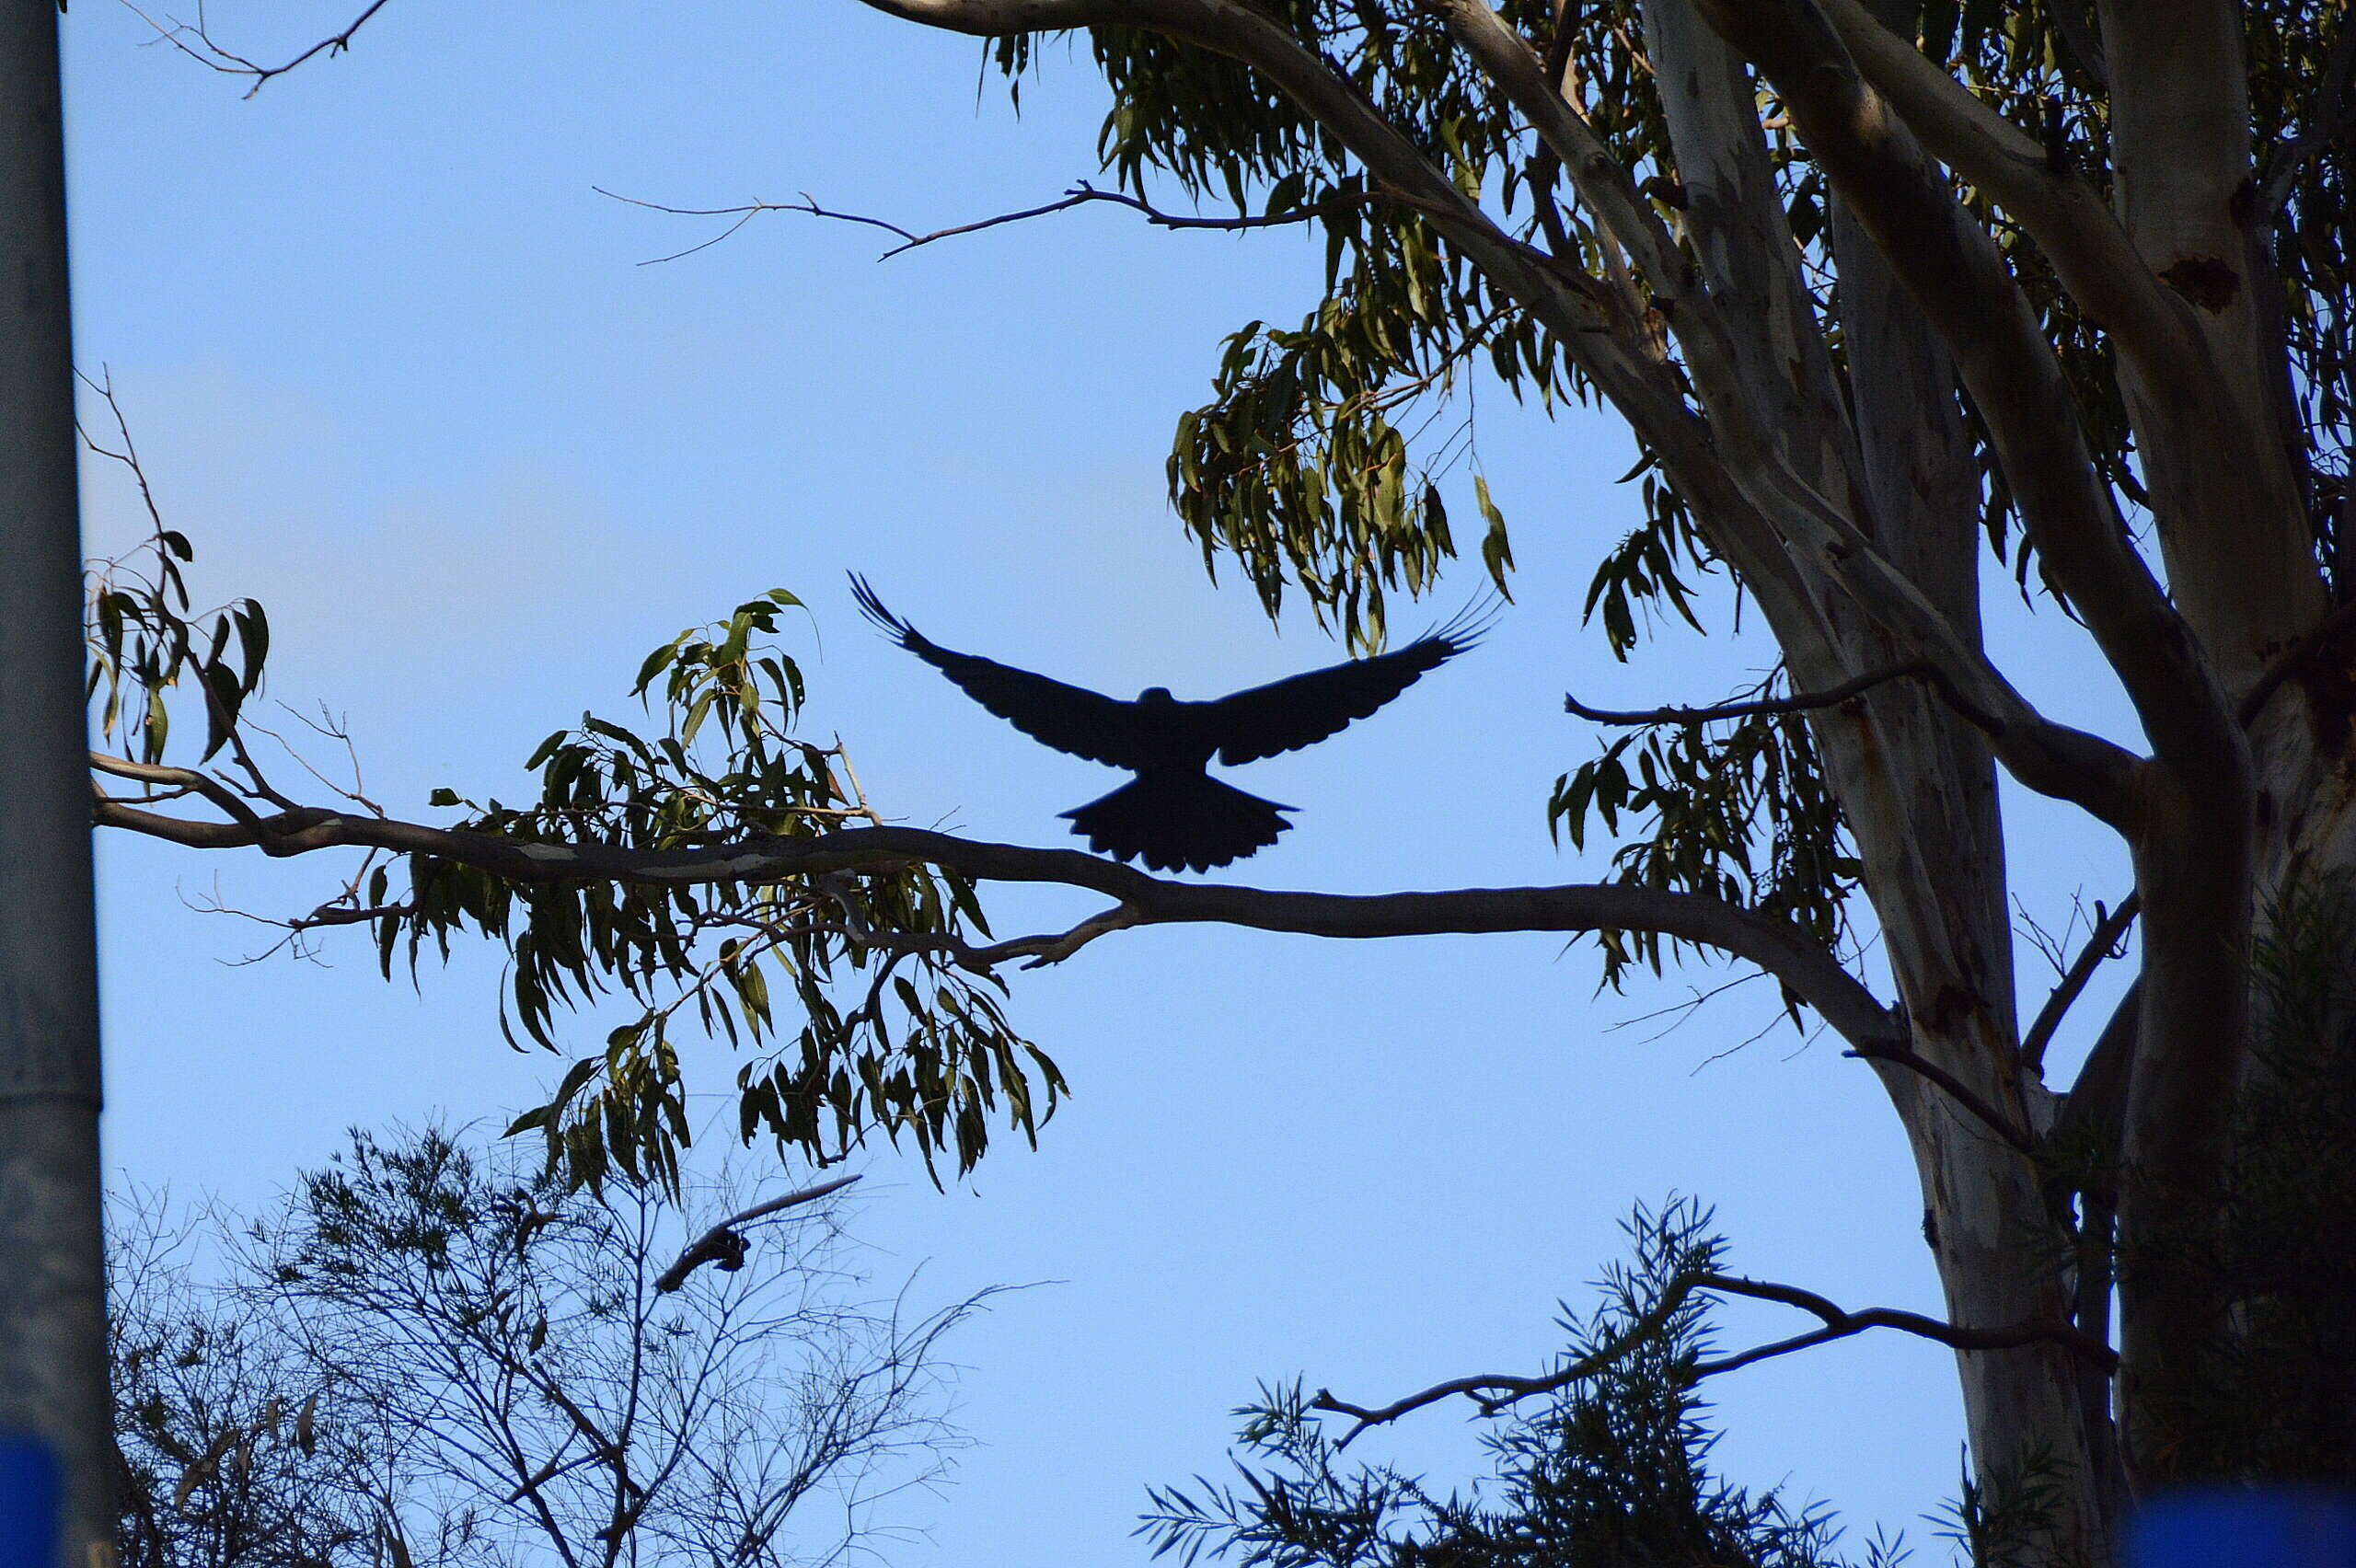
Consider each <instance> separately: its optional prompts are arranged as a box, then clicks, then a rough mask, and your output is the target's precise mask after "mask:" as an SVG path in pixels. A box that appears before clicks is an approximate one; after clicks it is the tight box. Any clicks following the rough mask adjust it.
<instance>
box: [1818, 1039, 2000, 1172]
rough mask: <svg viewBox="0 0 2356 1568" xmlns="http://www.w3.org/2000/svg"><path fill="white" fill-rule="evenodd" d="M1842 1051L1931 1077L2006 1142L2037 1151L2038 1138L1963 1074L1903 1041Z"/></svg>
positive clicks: (1846, 1054) (1847, 1054)
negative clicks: (1975, 1089)
mask: <svg viewBox="0 0 2356 1568" xmlns="http://www.w3.org/2000/svg"><path fill="white" fill-rule="evenodd" d="M1842 1055H1844V1056H1854V1057H1856V1058H1857V1059H1858V1060H1860V1061H1865V1062H1888V1063H1889V1064H1890V1065H1891V1066H1900V1067H1904V1068H1906V1069H1907V1070H1908V1071H1909V1072H1912V1073H1918V1074H1920V1075H1921V1076H1922V1077H1923V1078H1928V1079H1930V1080H1931V1081H1932V1082H1933V1083H1934V1084H1937V1085H1938V1086H1939V1087H1940V1088H1941V1089H1944V1090H1946V1091H1947V1093H1949V1094H1950V1095H1952V1096H1954V1097H1955V1101H1956V1103H1957V1104H1958V1105H1960V1106H1962V1107H1963V1108H1964V1109H1965V1110H1967V1111H1969V1112H1970V1113H1972V1114H1973V1115H1974V1116H1977V1117H1979V1118H1980V1120H1981V1121H1982V1122H1984V1123H1986V1124H1988V1125H1989V1127H1990V1128H1992V1130H1993V1131H1994V1132H1995V1134H1996V1136H1999V1137H2001V1138H2003V1139H2004V1141H2005V1142H2006V1143H2008V1144H2010V1145H2012V1146H2013V1147H2015V1148H2016V1149H2019V1150H2020V1151H2021V1152H2022V1153H2023V1154H2032V1155H2033V1154H2035V1153H2036V1152H2037V1140H2036V1139H2035V1138H2033V1137H2031V1136H2029V1135H2028V1134H2027V1133H2026V1132H2024V1131H2022V1130H2021V1129H2020V1128H2019V1127H2016V1126H2015V1125H2014V1124H2013V1123H2012V1122H2011V1121H2010V1120H2009V1119H2008V1118H2006V1117H2005V1116H2004V1115H2003V1114H2001V1113H1999V1112H1998V1111H1997V1109H1996V1108H1995V1107H1994V1106H1992V1105H1991V1104H1989V1103H1988V1101H1985V1100H1982V1099H1981V1097H1980V1096H1979V1095H1978V1094H1976V1093H1974V1092H1973V1091H1972V1090H1971V1086H1970V1085H1969V1084H1967V1083H1965V1082H1964V1081H1963V1080H1962V1079H1961V1078H1958V1077H1956V1076H1955V1075H1954V1074H1953V1073H1951V1072H1949V1071H1947V1070H1946V1068H1945V1067H1943V1066H1939V1065H1938V1064H1937V1063H1936V1062H1934V1061H1931V1060H1929V1059H1928V1058H1926V1057H1923V1056H1918V1055H1915V1054H1914V1053H1913V1052H1912V1051H1910V1050H1908V1049H1907V1048H1906V1047H1905V1046H1903V1045H1890V1044H1867V1045H1859V1046H1856V1047H1854V1048H1853V1049H1851V1050H1847V1051H1843V1052H1842Z"/></svg>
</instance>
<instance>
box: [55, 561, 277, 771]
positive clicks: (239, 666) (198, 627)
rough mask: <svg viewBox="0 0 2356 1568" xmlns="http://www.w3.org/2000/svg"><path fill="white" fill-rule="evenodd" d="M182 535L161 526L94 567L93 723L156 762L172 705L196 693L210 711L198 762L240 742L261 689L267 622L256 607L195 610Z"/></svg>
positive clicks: (89, 633) (89, 628) (88, 633)
mask: <svg viewBox="0 0 2356 1568" xmlns="http://www.w3.org/2000/svg"><path fill="white" fill-rule="evenodd" d="M194 554H195V552H194V551H193V550H192V549H191V548H190V546H189V542H188V539H187V537H186V536H184V535H181V534H179V533H176V532H174V531H173V530H171V529H169V528H164V527H160V526H159V527H158V528H156V531H155V532H154V533H153V534H151V535H150V536H148V537H147V538H146V539H144V541H142V542H141V543H140V544H139V545H138V546H137V547H136V548H133V549H132V550H130V551H128V552H127V553H125V554H123V555H121V556H118V557H116V558H114V559H110V560H104V561H99V562H98V563H96V564H95V565H94V566H93V567H92V569H91V571H90V573H89V578H88V582H87V584H86V597H87V605H88V615H87V617H86V620H85V625H84V644H85V646H86V648H87V651H88V659H89V674H88V695H89V698H90V704H91V709H92V718H93V720H94V721H95V724H96V727H97V730H98V735H99V736H100V738H102V739H103V740H105V741H107V742H110V743H112V744H115V745H117V746H119V747H120V748H121V749H122V750H125V751H128V752H130V753H131V754H132V755H133V756H134V757H135V758H136V759H137V760H138V761H141V762H145V763H159V762H161V761H163V759H164V750H165V747H166V745H167V743H168V742H169V741H170V739H171V732H172V709H171V702H170V698H171V694H172V693H173V692H174V691H175V690H188V691H193V692H194V693H196V694H197V696H198V698H199V699H200V701H201V702H202V705H203V709H204V749H203V751H202V754H201V755H199V757H198V760H199V761H200V762H204V761H210V760H211V759H212V757H213V755H214V754H215V753H217V752H218V751H220V749H221V748H222V747H223V746H224V745H225V744H229V743H230V741H231V739H232V738H233V737H234V736H235V735H236V733H237V721H238V717H239V715H240V714H242V713H243V712H244V710H245V705H246V700H247V699H248V698H250V697H252V696H253V695H254V694H255V693H256V692H258V691H260V689H261V678H262V666H263V664H264V663H265V662H266V661H267V660H268V659H269V657H270V620H269V618H268V617H266V616H264V615H263V614H262V608H261V606H260V605H258V604H256V603H254V602H253V601H252V600H250V599H237V600H233V601H231V602H230V603H229V604H226V605H222V606H221V607H219V608H218V609H211V610H202V611H200V610H198V609H196V608H195V607H194V604H193V601H191V599H190V597H189V590H188V578H187V575H186V573H185V572H184V571H182V568H183V567H185V566H186V565H187V564H188V562H189V561H190V560H191V559H193V558H194Z"/></svg>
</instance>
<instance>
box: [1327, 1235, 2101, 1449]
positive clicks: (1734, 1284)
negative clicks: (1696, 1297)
mask: <svg viewBox="0 0 2356 1568" xmlns="http://www.w3.org/2000/svg"><path fill="white" fill-rule="evenodd" d="M1697 1291H1700V1292H1705V1293H1709V1294H1713V1295H1718V1296H1740V1297H1749V1298H1750V1299H1751V1300H1754V1301H1774V1302H1780V1303H1782V1304H1783V1305H1784V1306H1786V1307H1796V1308H1798V1309H1800V1310H1801V1311H1804V1312H1809V1313H1813V1314H1814V1315H1815V1316H1816V1317H1818V1318H1819V1319H1820V1320H1822V1323H1823V1326H1822V1327H1820V1328H1816V1329H1811V1330H1809V1331H1808V1332H1807V1333H1804V1334H1796V1335H1794V1336H1793V1337H1791V1338H1790V1339H1784V1340H1777V1341H1776V1342H1774V1343H1772V1344H1764V1345H1759V1346H1757V1347H1755V1348H1753V1349H1750V1350H1746V1351H1741V1352H1738V1354H1736V1355H1726V1356H1719V1357H1716V1358H1715V1359H1713V1360H1707V1361H1697V1362H1695V1363H1694V1364H1693V1365H1692V1368H1691V1369H1690V1370H1689V1372H1688V1374H1687V1376H1688V1378H1689V1380H1690V1381H1692V1382H1699V1381H1700V1380H1701V1379H1702V1378H1714V1377H1716V1376H1717V1375H1718V1374H1719V1373H1722V1372H1732V1371H1734V1370H1735V1369H1737V1368H1738V1367H1742V1366H1750V1365H1751V1364H1752V1363H1754V1362H1759V1361H1764V1360H1766V1359H1768V1358H1769V1357H1771V1356H1777V1355H1790V1354H1792V1353H1793V1352H1794V1351H1798V1350H1806V1349H1808V1348H1810V1347H1811V1346H1814V1345H1819V1344H1825V1343H1830V1342H1831V1341H1833V1340H1837V1339H1847V1338H1848V1337H1849V1336H1851V1335H1852V1334H1860V1333H1863V1332H1865V1331H1866V1330H1867V1329H1896V1330H1898V1331H1899V1332H1901V1333H1909V1334H1913V1335H1916V1336H1917V1337H1919V1338H1922V1339H1927V1340H1934V1341H1936V1342H1937V1343H1940V1344H1944V1345H1947V1346H1950V1347H1952V1348H1954V1349H1956V1350H2017V1349H2020V1348H2022V1347H2023V1346H2026V1345H2032V1344H2058V1345H2061V1346H2062V1347H2064V1348H2065V1349H2069V1350H2073V1351H2075V1352H2076V1353H2077V1354H2079V1355H2083V1356H2085V1358H2086V1359H2087V1360H2089V1361H2091V1362H2094V1363H2095V1364H2096V1365H2097V1366H2101V1367H2103V1368H2104V1369H2106V1370H2108V1368H2110V1367H2112V1366H2117V1365H2118V1363H2119V1357H2118V1356H2117V1355H2116V1354H2115V1353H2113V1352H2112V1350H2111V1348H2110V1347H2109V1346H2108V1345H2107V1344H2105V1343H2102V1342H2101V1341H2100V1340H2098V1339H2096V1338H2095V1337H2093V1336H2092V1335H2090V1334H2085V1333H2081V1332H2079V1331H2078V1330H2077V1328H2076V1327H2074V1326H2073V1325H2072V1324H2069V1323H2065V1322H2060V1321H2052V1322H2047V1321H2041V1320H2040V1321H2036V1322H2027V1323H2016V1324H2012V1325H2009V1326H2007V1327H2004V1328H1995V1329H1971V1328H1960V1327H1958V1326H1957V1325H1955V1324H1953V1323H1946V1322H1941V1321H1940V1320H1938V1319H1936V1318H1927V1317H1924V1316H1923V1314H1921V1313H1920V1312H1906V1311H1901V1310H1900V1309H1897V1308H1894V1307H1868V1308H1865V1309H1864V1310H1862V1311H1857V1312H1851V1311H1846V1310H1844V1309H1842V1308H1840V1307H1838V1306H1836V1305H1834V1304H1833V1303H1832V1302H1831V1300H1829V1299H1828V1298H1826V1297H1821V1296H1819V1295H1818V1294H1817V1293H1816V1292H1814V1291H1812V1290H1803V1289H1801V1288H1800V1287H1799V1286H1792V1285H1778V1284H1775V1283H1774V1282H1773V1281H1770V1280H1758V1279H1746V1278H1744V1277H1742V1276H1741V1275H1739V1274H1713V1273H1706V1272H1699V1271H1697V1272H1694V1273H1691V1274H1680V1275H1679V1276H1678V1277H1677V1278H1675V1279H1674V1280H1672V1281H1670V1282H1669V1287H1668V1288H1667V1289H1666V1290H1664V1291H1662V1292H1661V1296H1660V1299H1659V1300H1658V1301H1657V1302H1656V1303H1655V1304H1654V1306H1653V1307H1652V1309H1650V1310H1649V1311H1647V1312H1646V1313H1645V1315H1644V1316H1643V1317H1641V1318H1639V1319H1638V1320H1636V1321H1635V1322H1634V1323H1633V1324H1631V1325H1630V1326H1629V1328H1628V1329H1627V1331H1626V1332H1623V1333H1622V1334H1620V1335H1619V1336H1618V1337H1617V1338H1615V1339H1613V1340H1612V1342H1611V1343H1610V1344H1607V1345H1605V1346H1604V1347H1603V1348H1602V1349H1600V1350H1599V1351H1597V1352H1596V1353H1595V1354H1594V1355H1588V1356H1583V1357H1581V1358H1580V1359H1579V1360H1577V1361H1575V1362H1573V1363H1572V1364H1571V1365H1569V1366H1565V1367H1563V1368H1562V1369H1561V1370H1559V1371H1556V1372H1553V1373H1550V1374H1548V1375H1547V1376H1545V1377H1542V1378H1525V1377H1519V1376H1515V1375H1513V1374H1511V1373H1503V1372H1492V1373H1481V1374H1476V1375H1474V1376H1472V1377H1470V1378H1449V1380H1448V1381H1447V1382H1445V1383H1435V1384H1433V1385H1432V1386H1431V1387H1430V1388H1428V1389H1423V1390H1421V1391H1420V1392H1417V1393H1413V1394H1409V1395H1407V1396H1406V1397H1405V1398H1403V1399H1400V1400H1394V1401H1392V1402H1391V1403H1390V1404H1387V1405H1382V1406H1380V1407H1378V1408H1373V1409H1369V1408H1368V1407H1366V1406H1363V1405H1355V1404H1351V1403H1349V1402H1348V1401H1344V1400H1338V1399H1335V1398H1334V1396H1333V1395H1332V1394H1331V1393H1328V1392H1326V1391H1325V1390H1323V1389H1319V1390H1318V1394H1317V1397H1316V1398H1315V1399H1314V1400H1312V1401H1310V1406H1309V1408H1310V1409H1311V1410H1319V1411H1328V1412H1332V1413H1334V1414H1335V1415H1346V1416H1348V1417H1350V1418H1351V1419H1352V1420H1354V1421H1355V1422H1357V1425H1356V1426H1355V1427H1353V1428H1352V1429H1351V1431H1350V1433H1349V1436H1350V1437H1356V1436H1357V1435H1358V1434H1359V1433H1360V1432H1363V1431H1365V1430H1366V1429H1367V1428H1368V1427H1369V1426H1380V1425H1381V1424H1384V1423H1386V1422H1392V1421H1396V1420H1398V1419H1399V1418H1400V1417H1401V1416H1403V1415H1406V1414H1409V1413H1410V1412H1415V1411H1418V1410H1422V1409H1423V1408H1424V1407H1426V1405H1434V1404H1438V1403H1439V1402H1440V1401H1443V1400H1448V1399H1451V1398H1454V1397H1456V1396H1458V1395H1462V1396H1463V1397H1464V1398H1466V1399H1469V1400H1471V1401H1472V1402H1473V1403H1474V1404H1475V1405H1477V1406H1479V1407H1480V1409H1481V1412H1482V1413H1483V1414H1484V1415H1488V1414H1494V1413H1495V1412H1497V1411H1500V1410H1503V1409H1505V1408H1506V1407H1507V1405H1511V1404H1515V1403H1518V1402H1519V1401H1522V1400H1526V1399H1530V1398H1532V1397H1533V1396H1536V1395H1540V1394H1551V1393H1555V1392H1557V1391H1559V1390H1561V1389H1567V1388H1569V1387H1570V1386H1571V1385H1572V1384H1574V1383H1577V1382H1581V1381H1584V1380H1585V1379H1587V1378H1592V1377H1594V1376H1596V1375H1597V1374H1598V1373H1600V1372H1603V1371H1605V1370H1607V1369H1609V1368H1610V1367H1611V1366H1613V1365H1614V1364H1615V1363H1617V1362H1618V1361H1620V1360H1621V1359H1622V1358H1623V1357H1624V1356H1625V1355H1628V1354H1629V1353H1630V1352H1631V1351H1633V1350H1635V1349H1636V1348H1637V1347H1639V1346H1640V1345H1642V1344H1643V1343H1645V1342H1646V1340H1648V1339H1650V1338H1651V1337H1652V1336H1654V1335H1656V1334H1657V1333H1658V1332H1660V1331H1661V1330H1662V1329H1663V1328H1664V1327H1666V1326H1667V1324H1668V1323H1669V1320H1670V1319H1671V1318H1672V1317H1674V1316H1675V1315H1676V1313H1677V1311H1678V1309H1680V1307H1682V1306H1683V1305H1684V1304H1685V1301H1686V1298H1687V1297H1690V1296H1692V1295H1693V1294H1694V1293H1695V1292H1697ZM1344 1441H1345V1442H1346V1441H1348V1438H1346V1437H1345V1439H1344Z"/></svg>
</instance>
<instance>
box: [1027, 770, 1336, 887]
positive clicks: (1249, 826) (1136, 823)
mask: <svg viewBox="0 0 2356 1568" xmlns="http://www.w3.org/2000/svg"><path fill="white" fill-rule="evenodd" d="M1293 809H1294V808H1293V807H1291V806H1281V805H1278V804H1277V803H1276V801H1264V800H1262V799H1261V798H1260V797H1259V796H1257V795H1247V794H1245V793H1244V792H1243V791H1242V790H1238V789H1235V788H1233V787H1231V786H1230V785H1226V784H1222V783H1220V782H1219V781H1218V779H1216V778H1206V777H1204V776H1203V775H1202V774H1199V773H1148V774H1146V775H1144V776H1142V777H1141V778H1138V779H1137V781H1136V782H1134V783H1130V784H1125V785H1123V786H1122V787H1121V788H1120V789H1118V790H1114V791H1113V792H1112V793H1111V794H1109V795H1104V796H1101V797H1099V798H1098V799H1096V800H1093V801H1089V802H1088V804H1086V805H1084V806H1080V807H1077V808H1075V809H1073V810H1071V811H1068V812H1066V813H1063V814H1064V815H1065V816H1066V817H1068V818H1069V819H1070V820H1071V830H1072V831H1073V832H1074V833H1077V834H1082V835H1085V836H1086V837H1087V839H1088V847H1090V848H1091V849H1093V850H1095V851H1096V852H1097V853H1098V854H1100V855H1110V856H1113V857H1114V859H1121V860H1137V859H1142V860H1143V861H1144V862H1145V863H1146V865H1147V866H1148V867H1149V869H1151V870H1157V871H1181V870H1184V871H1207V870H1211V869H1212V868H1214V867H1217V866H1224V865H1226V864H1228V863H1229V862H1230V861H1231V860H1240V859H1242V858H1243V857H1244V856H1246V855H1249V854H1252V853H1253V851H1255V850H1259V849H1265V848H1266V847H1268V846H1269V845H1271V844H1274V843H1275V842H1276V835H1278V834H1280V833H1282V832H1284V830H1285V829H1287V828H1288V827H1290V826H1291V825H1292V824H1290V823H1288V822H1287V821H1286V820H1285V819H1284V818H1283V817H1282V816H1281V815H1279V814H1278V813H1283V812H1288V811H1291V810H1293Z"/></svg>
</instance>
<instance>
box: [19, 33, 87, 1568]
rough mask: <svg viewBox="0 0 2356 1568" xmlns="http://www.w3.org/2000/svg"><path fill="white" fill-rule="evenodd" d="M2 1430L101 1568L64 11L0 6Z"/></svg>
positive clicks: (80, 1554) (73, 1537) (68, 1536)
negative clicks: (55, 1482) (45, 1478)
mask: <svg viewBox="0 0 2356 1568" xmlns="http://www.w3.org/2000/svg"><path fill="white" fill-rule="evenodd" d="M0 116H5V119H0V1429H7V1430H9V1431H10V1432H12V1433H13V1435H17V1436H21V1437H25V1438H29V1439H31V1440H32V1441H34V1442H36V1443H38V1444H41V1445H44V1446H46V1447H47V1448H48V1449H49V1450H50V1452H51V1453H52V1456H53V1457H54V1458H55V1461H56V1464H57V1467H58V1469H59V1470H60V1471H61V1473H62V1477H63V1480H64V1510H63V1515H64V1516H63V1518H62V1520H61V1521H60V1523H61V1524H62V1526H63V1528H61V1529H60V1530H59V1531H58V1534H57V1538H56V1539H57V1541H58V1552H57V1562H58V1563H59V1564H60V1568H94V1565H103V1564H104V1563H106V1562H110V1561H111V1545H112V1540H113V1533H114V1530H113V1527H114V1521H113V1501H112V1496H111V1493H112V1487H111V1484H110V1482H111V1480H112V1473H111V1465H110V1456H111V1453H112V1442H111V1422H110V1415H109V1409H108V1398H107V1350H106V1291H105V1274H104V1249H103V1246H102V1244H101V1239H100V1229H99V1224H100V1218H99V1216H100V1206H101V1205H100V1197H101V1193H100V1185H99V1168H98V954H97V939H96V934H95V930H94V926H93V918H92V903H91V891H90V785H89V776H88V771H87V766H88V765H87V744H88V743H87V739H86V733H87V732H86V729H85V723H84V713H83V701H82V671H83V659H82V589H81V571H82V566H81V556H82V551H81V541H80V538H79V534H78V528H77V508H76V501H75V459H76V456H77V452H76V448H75V433H74V371H73V363H74V361H73V340H72V331H71V322H70V315H69V309H68V296H67V292H66V273H65V163H64V135H63V131H62V128H61V123H60V121H61V114H60V101H59V86H58V65H57V8H56V0H0Z"/></svg>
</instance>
